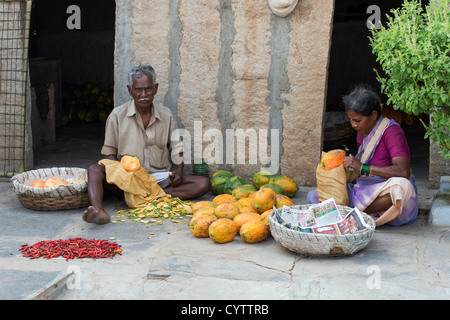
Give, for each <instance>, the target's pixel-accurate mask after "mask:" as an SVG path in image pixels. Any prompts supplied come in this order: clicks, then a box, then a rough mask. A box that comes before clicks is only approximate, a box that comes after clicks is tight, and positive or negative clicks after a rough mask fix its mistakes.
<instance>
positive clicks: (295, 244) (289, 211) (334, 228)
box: [269, 199, 375, 256]
mask: <svg viewBox="0 0 450 320" xmlns="http://www.w3.org/2000/svg"><path fill="white" fill-rule="evenodd" d="M269 223H270V232H271V234H272V236H273V238H274V239H275V240H276V241H277V242H278V243H279V244H280V245H281V246H282V247H284V248H286V249H289V250H291V251H293V252H296V253H299V254H302V255H306V256H342V255H351V254H354V253H356V252H358V251H360V250H362V249H364V248H365V247H366V246H367V244H368V243H369V241H370V240H371V239H372V236H373V234H374V232H375V221H374V220H373V219H372V218H371V217H369V216H368V215H367V214H366V213H364V212H360V211H359V210H358V209H357V208H350V207H347V206H340V205H336V203H335V202H334V199H329V200H326V201H323V202H321V203H319V204H307V205H295V206H289V207H287V206H284V207H282V208H279V209H274V211H273V212H272V213H271V214H270V216H269Z"/></svg>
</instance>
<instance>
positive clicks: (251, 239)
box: [239, 220, 269, 243]
mask: <svg viewBox="0 0 450 320" xmlns="http://www.w3.org/2000/svg"><path fill="white" fill-rule="evenodd" d="M239 235H240V236H241V238H242V240H244V241H245V242H247V243H256V242H260V241H262V240H264V239H265V238H267V236H268V235H269V230H268V229H267V225H266V224H265V223H264V221H262V220H252V221H249V222H246V223H244V224H243V225H242V226H241V228H240V230H239Z"/></svg>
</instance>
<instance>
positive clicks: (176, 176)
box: [169, 165, 183, 187]
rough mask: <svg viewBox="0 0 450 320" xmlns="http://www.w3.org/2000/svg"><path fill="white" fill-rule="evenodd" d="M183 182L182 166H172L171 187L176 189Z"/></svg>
mask: <svg viewBox="0 0 450 320" xmlns="http://www.w3.org/2000/svg"><path fill="white" fill-rule="evenodd" d="M182 182H183V165H174V166H173V167H172V174H171V175H170V183H169V185H170V186H171V187H177V186H179V185H180V184H181V183H182Z"/></svg>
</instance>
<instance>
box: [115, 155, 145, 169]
mask: <svg viewBox="0 0 450 320" xmlns="http://www.w3.org/2000/svg"><path fill="white" fill-rule="evenodd" d="M120 164H121V165H122V167H123V168H124V169H125V170H126V171H127V172H135V171H138V170H139V169H140V168H141V163H140V162H139V159H138V157H136V156H133V155H124V156H123V157H122V158H121V159H120Z"/></svg>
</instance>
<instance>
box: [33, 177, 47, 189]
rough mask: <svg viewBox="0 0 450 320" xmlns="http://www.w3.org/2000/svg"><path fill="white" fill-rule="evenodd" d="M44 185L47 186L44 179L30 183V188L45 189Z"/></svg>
mask: <svg viewBox="0 0 450 320" xmlns="http://www.w3.org/2000/svg"><path fill="white" fill-rule="evenodd" d="M44 185H45V181H44V180H42V179H36V180H33V181H32V182H31V183H30V187H36V188H44Z"/></svg>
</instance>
